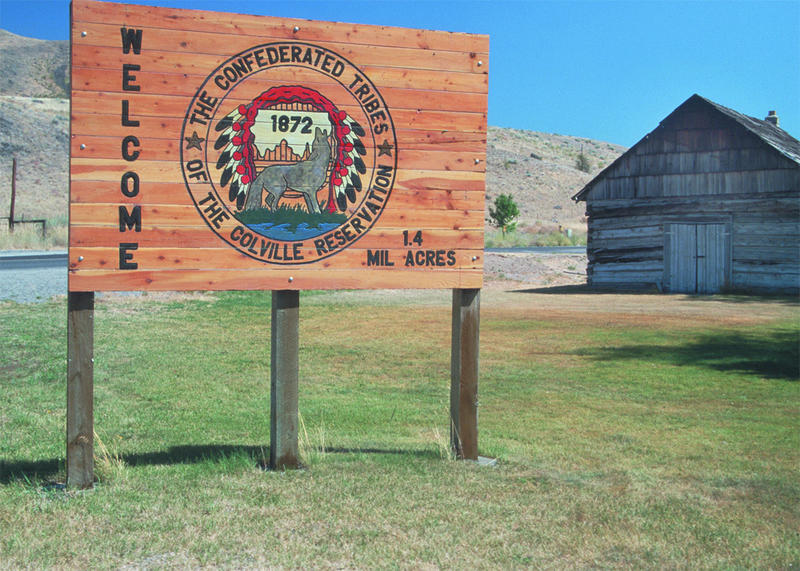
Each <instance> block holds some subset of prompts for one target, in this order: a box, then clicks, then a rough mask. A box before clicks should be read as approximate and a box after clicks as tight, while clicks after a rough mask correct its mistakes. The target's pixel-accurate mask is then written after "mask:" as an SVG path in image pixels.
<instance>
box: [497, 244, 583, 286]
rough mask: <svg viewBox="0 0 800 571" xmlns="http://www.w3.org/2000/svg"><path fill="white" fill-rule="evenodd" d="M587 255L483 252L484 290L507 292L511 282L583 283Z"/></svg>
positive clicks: (540, 284)
mask: <svg viewBox="0 0 800 571" xmlns="http://www.w3.org/2000/svg"><path fill="white" fill-rule="evenodd" d="M586 263H587V258H586V254H530V253H517V252H503V253H498V252H486V257H485V258H484V272H483V276H484V281H485V285H484V287H490V288H496V287H500V288H508V287H513V282H517V283H521V284H526V285H529V286H532V287H536V286H565V285H581V284H585V283H586Z"/></svg>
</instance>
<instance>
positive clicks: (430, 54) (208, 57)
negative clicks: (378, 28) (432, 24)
mask: <svg viewBox="0 0 800 571" xmlns="http://www.w3.org/2000/svg"><path fill="white" fill-rule="evenodd" d="M141 29H143V30H144V32H143V33H146V34H147V45H148V50H147V52H146V53H143V54H142V56H143V57H142V58H140V61H141V62H142V66H143V67H144V66H146V67H147V69H148V70H151V71H155V72H175V71H176V69H175V66H174V65H173V64H172V63H171V62H172V61H174V60H176V59H183V60H185V63H182V64H181V65H180V67H178V68H177V71H180V72H181V73H185V74H188V75H203V76H205V75H207V73H208V71H207V70H208V69H214V68H215V67H217V65H219V63H220V60H224V59H226V58H227V56H228V55H229V54H231V53H239V52H244V51H247V50H248V49H250V48H252V47H253V45H254V38H253V37H252V36H246V35H240V34H236V35H226V36H225V38H224V39H223V38H220V34H219V33H218V32H215V33H208V32H192V34H191V35H190V36H189V37H188V38H185V39H184V40H183V41H181V42H176V41H175V33H174V31H173V30H164V29H159V28H149V27H146V26H142V27H141ZM83 32H86V36H80V35H79V37H77V38H76V39H75V40H76V42H79V44H78V45H80V47H81V49H80V52H79V53H78V54H76V57H75V59H74V61H73V65H74V66H75V67H79V68H86V69H93V70H113V71H117V70H118V69H119V66H115V65H113V63H114V62H116V61H118V60H119V59H120V50H119V43H120V32H119V26H112V25H108V24H90V23H89V24H83V25H81V32H80V33H83ZM287 39H291V40H294V39H296V38H281V37H274V36H273V37H269V36H258V37H257V38H255V42H256V43H257V45H264V44H273V43H280V42H285V41H286V40H287ZM220 47H224V51H222V50H220ZM325 47H327V48H329V49H331V50H333V51H335V52H336V53H338V54H340V55H341V56H342V57H344V58H347V59H349V60H351V61H358V62H360V63H361V64H363V65H370V66H375V67H397V68H406V69H412V70H428V71H456V72H461V73H475V74H479V75H488V72H489V65H488V63H489V62H488V59H487V58H488V54H482V55H481V56H478V54H476V53H475V52H464V51H447V50H420V49H418V48H400V47H385V46H365V45H358V44H348V43H342V42H325ZM186 53H191V54H192V55H193V56H195V57H193V58H192V59H191V60H186V58H184V57H183V55H184V54H186ZM479 62H480V64H479Z"/></svg>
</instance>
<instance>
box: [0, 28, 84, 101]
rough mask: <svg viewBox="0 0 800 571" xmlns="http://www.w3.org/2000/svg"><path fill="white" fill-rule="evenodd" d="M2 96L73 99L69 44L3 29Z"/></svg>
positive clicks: (0, 40)
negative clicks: (71, 95)
mask: <svg viewBox="0 0 800 571" xmlns="http://www.w3.org/2000/svg"><path fill="white" fill-rule="evenodd" d="M0 54H2V57H0V95H21V96H24V97H51V98H61V99H63V98H66V97H69V42H67V41H66V40H65V41H60V42H52V41H46V40H36V39H33V38H25V37H23V36H17V35H16V34H12V33H11V32H7V31H5V30H0Z"/></svg>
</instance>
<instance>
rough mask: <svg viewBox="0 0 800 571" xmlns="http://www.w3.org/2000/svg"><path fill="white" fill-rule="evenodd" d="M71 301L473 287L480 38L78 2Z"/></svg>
mask: <svg viewBox="0 0 800 571" xmlns="http://www.w3.org/2000/svg"><path fill="white" fill-rule="evenodd" d="M71 38H72V132H71V148H70V238H69V290H70V291H99V290H193V289H204V290H221V289H273V290H284V289H295V290H297V289H337V288H409V287H410V288H480V287H481V284H482V270H483V224H484V191H485V164H486V163H485V147H486V107H487V92H488V45H489V41H488V37H487V36H476V35H470V34H456V33H444V32H431V31H422V30H409V29H399V28H388V27H378V26H361V25H352V24H340V23H325V22H314V21H306V20H285V19H276V18H269V17H260V16H244V15H233V14H221V13H212V12H202V11H194V10H175V9H165V8H154V7H147V6H133V5H125V4H115V3H104V2H90V1H86V0H75V1H74V2H73V3H72V30H71Z"/></svg>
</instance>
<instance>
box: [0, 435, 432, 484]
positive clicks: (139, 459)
mask: <svg viewBox="0 0 800 571" xmlns="http://www.w3.org/2000/svg"><path fill="white" fill-rule="evenodd" d="M318 451H319V452H322V450H318ZM324 452H325V453H328V454H396V455H405V456H418V457H423V458H439V454H438V453H437V452H436V451H435V450H402V449H382V448H335V447H334V448H325V450H324ZM241 455H245V456H249V457H250V458H252V460H253V464H254V465H256V466H259V467H261V468H266V466H267V464H268V462H269V446H236V445H229V444H209V445H186V446H171V447H170V448H168V449H167V450H158V451H153V452H140V453H136V454H121V455H120V460H122V461H123V462H124V463H125V465H127V466H155V465H159V466H170V465H176V464H198V463H201V462H215V461H219V460H224V459H225V458H229V457H232V456H241ZM64 473H65V468H64V460H63V459H58V458H48V459H46V460H20V461H16V462H6V461H3V460H0V484H9V483H11V482H38V483H41V482H42V481H52V480H55V479H57V478H59V477H60V478H61V479H63V478H64Z"/></svg>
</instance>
